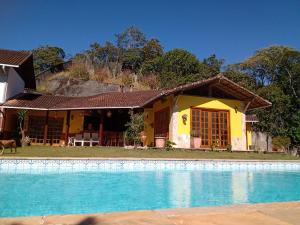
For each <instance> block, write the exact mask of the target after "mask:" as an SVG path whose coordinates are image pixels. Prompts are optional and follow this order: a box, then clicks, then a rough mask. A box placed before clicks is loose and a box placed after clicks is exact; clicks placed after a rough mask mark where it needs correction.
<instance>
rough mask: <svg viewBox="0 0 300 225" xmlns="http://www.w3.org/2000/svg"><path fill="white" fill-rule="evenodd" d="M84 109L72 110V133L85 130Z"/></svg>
mask: <svg viewBox="0 0 300 225" xmlns="http://www.w3.org/2000/svg"><path fill="white" fill-rule="evenodd" d="M83 120H84V113H83V111H71V119H70V134H76V133H81V132H83Z"/></svg>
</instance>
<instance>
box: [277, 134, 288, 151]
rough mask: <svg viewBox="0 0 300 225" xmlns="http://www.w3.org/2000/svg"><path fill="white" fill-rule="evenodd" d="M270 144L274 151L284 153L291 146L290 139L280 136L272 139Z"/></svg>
mask: <svg viewBox="0 0 300 225" xmlns="http://www.w3.org/2000/svg"><path fill="white" fill-rule="evenodd" d="M272 144H273V147H274V148H275V149H277V150H284V151H286V150H287V149H288V148H289V146H290V144H291V139H290V138H289V137H281V136H278V137H274V138H273V139H272Z"/></svg>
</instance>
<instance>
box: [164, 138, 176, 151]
mask: <svg viewBox="0 0 300 225" xmlns="http://www.w3.org/2000/svg"><path fill="white" fill-rule="evenodd" d="M174 145H176V143H175V142H173V141H170V140H167V141H166V146H165V149H166V150H167V151H170V150H173V149H174Z"/></svg>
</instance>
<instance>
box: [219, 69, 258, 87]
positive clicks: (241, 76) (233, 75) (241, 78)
mask: <svg viewBox="0 0 300 225" xmlns="http://www.w3.org/2000/svg"><path fill="white" fill-rule="evenodd" d="M223 74H224V76H225V77H227V78H228V79H230V80H232V81H234V82H235V83H237V84H239V85H241V86H243V87H245V88H247V89H249V90H251V91H255V90H256V89H257V85H256V80H255V79H254V78H253V77H252V76H251V75H249V74H247V73H244V72H242V71H241V70H239V68H238V67H237V66H236V65H231V66H228V67H227V68H226V69H225V71H224V72H223Z"/></svg>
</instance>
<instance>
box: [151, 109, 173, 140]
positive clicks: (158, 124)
mask: <svg viewBox="0 0 300 225" xmlns="http://www.w3.org/2000/svg"><path fill="white" fill-rule="evenodd" d="M169 120H170V109H169V107H166V108H164V109H162V110H160V111H157V112H155V113H154V136H155V137H158V136H159V137H168V135H169Z"/></svg>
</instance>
